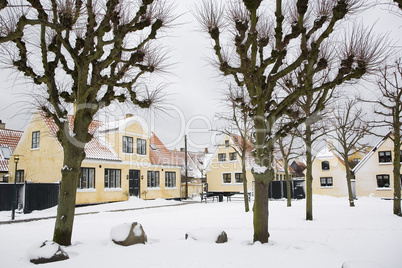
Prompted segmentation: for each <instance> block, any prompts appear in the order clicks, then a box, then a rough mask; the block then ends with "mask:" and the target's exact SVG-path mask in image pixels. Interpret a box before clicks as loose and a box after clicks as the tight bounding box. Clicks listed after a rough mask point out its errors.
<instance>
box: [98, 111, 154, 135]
mask: <svg viewBox="0 0 402 268" xmlns="http://www.w3.org/2000/svg"><path fill="white" fill-rule="evenodd" d="M134 122H137V123H139V124H140V125H141V128H142V129H143V130H144V132H145V133H150V132H149V130H148V124H147V123H146V122H145V121H144V120H143V119H142V118H141V117H139V116H136V115H133V116H129V117H126V118H124V119H120V120H116V121H110V122H104V123H103V124H102V125H101V126H100V127H99V129H98V131H99V132H105V131H111V130H115V131H123V130H124V129H125V128H127V127H128V126H129V125H131V124H132V123H134Z"/></svg>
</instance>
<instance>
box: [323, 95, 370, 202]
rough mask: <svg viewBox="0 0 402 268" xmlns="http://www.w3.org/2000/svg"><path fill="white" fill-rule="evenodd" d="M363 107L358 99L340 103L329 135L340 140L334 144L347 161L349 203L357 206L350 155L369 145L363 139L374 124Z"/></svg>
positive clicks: (345, 161) (335, 148)
mask: <svg viewBox="0 0 402 268" xmlns="http://www.w3.org/2000/svg"><path fill="white" fill-rule="evenodd" d="M364 117H365V114H364V110H363V108H362V107H357V100H349V101H347V102H346V103H345V105H344V106H343V105H339V106H338V107H337V110H336V111H335V112H334V118H333V126H334V127H333V134H329V135H328V136H329V137H331V138H332V139H334V140H335V141H337V142H338V146H334V148H333V150H335V151H336V152H337V153H338V154H339V155H340V156H341V157H342V160H343V161H344V163H345V168H346V182H347V186H348V197H349V205H350V206H351V207H354V206H355V203H354V197H353V192H352V179H353V173H352V170H351V167H350V163H349V157H350V156H351V155H352V154H354V153H356V152H358V151H362V150H364V149H365V148H366V147H367V145H366V144H364V143H362V139H363V138H364V137H365V136H366V135H367V134H369V133H370V130H371V129H372V126H370V124H369V123H368V122H367V121H366V120H365V118H364Z"/></svg>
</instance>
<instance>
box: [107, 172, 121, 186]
mask: <svg viewBox="0 0 402 268" xmlns="http://www.w3.org/2000/svg"><path fill="white" fill-rule="evenodd" d="M120 187H121V170H120V169H108V168H105V188H120Z"/></svg>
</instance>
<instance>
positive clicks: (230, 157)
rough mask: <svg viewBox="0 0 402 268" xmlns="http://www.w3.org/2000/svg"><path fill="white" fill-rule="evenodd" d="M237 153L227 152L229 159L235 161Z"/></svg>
mask: <svg viewBox="0 0 402 268" xmlns="http://www.w3.org/2000/svg"><path fill="white" fill-rule="evenodd" d="M236 160H237V153H229V161H236Z"/></svg>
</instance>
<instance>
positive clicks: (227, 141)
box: [225, 140, 229, 148]
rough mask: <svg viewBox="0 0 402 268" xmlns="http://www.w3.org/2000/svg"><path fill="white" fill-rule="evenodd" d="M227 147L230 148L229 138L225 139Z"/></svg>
mask: <svg viewBox="0 0 402 268" xmlns="http://www.w3.org/2000/svg"><path fill="white" fill-rule="evenodd" d="M225 147H226V148H229V140H225Z"/></svg>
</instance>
